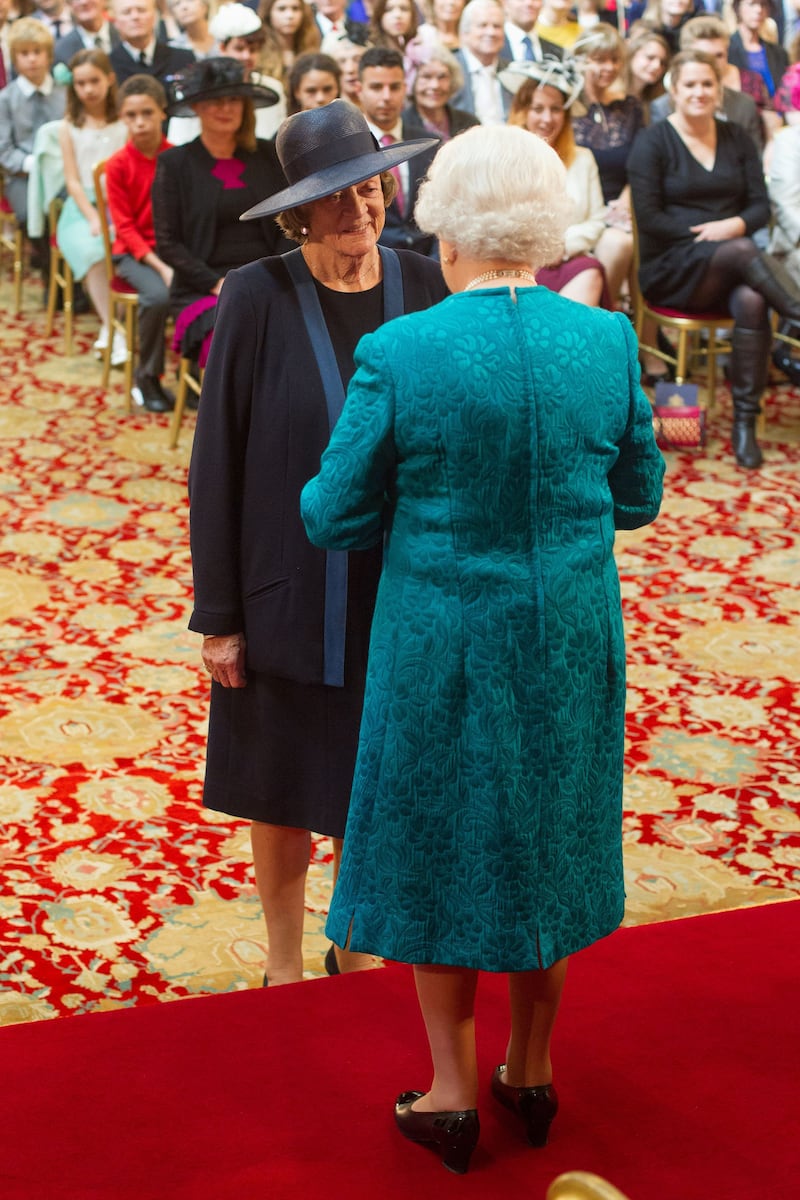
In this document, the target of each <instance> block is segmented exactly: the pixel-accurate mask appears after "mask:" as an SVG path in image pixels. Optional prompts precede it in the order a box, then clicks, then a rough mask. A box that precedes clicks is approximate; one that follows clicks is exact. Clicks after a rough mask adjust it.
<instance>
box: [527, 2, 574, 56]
mask: <svg viewBox="0 0 800 1200" xmlns="http://www.w3.org/2000/svg"><path fill="white" fill-rule="evenodd" d="M572 11H573V10H572V0H545V2H544V4H543V5H542V11H541V12H540V13H539V18H538V20H537V22H536V32H537V33H538V35H539V37H540V38H543V39H544V41H546V42H551V43H554V44H555V45H556V46H560V47H561V49H562V50H566V49H568V48H569V47H570V46H572V44H573V43H574V42H575V39H576V38H577V37H578V36H579V34H580V32H581V27H580V25H579V24H578V22H577V21H575V20H573V19H572Z"/></svg>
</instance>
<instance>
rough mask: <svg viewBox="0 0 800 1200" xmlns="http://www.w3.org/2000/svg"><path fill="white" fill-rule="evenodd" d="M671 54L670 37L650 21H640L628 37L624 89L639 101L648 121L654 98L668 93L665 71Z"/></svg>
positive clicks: (622, 80)
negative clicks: (652, 25) (665, 84)
mask: <svg viewBox="0 0 800 1200" xmlns="http://www.w3.org/2000/svg"><path fill="white" fill-rule="evenodd" d="M670 57H671V51H670V48H669V43H668V42H667V40H666V38H664V37H662V35H661V34H660V33H656V32H655V30H653V29H650V28H649V27H648V26H647V25H643V24H641V23H640V24H638V25H637V26H636V28H635V29H633V30H632V31H631V33H630V36H629V37H628V38H627V39H626V41H625V61H624V63H623V66H622V77H621V83H622V90H623V92H624V93H625V95H626V96H635V97H636V99H637V100H638V101H639V103H640V104H641V106H642V112H643V114H644V119H645V121H649V120H650V106H651V104H652V102H653V101H654V100H656V99H657V98H658V97H659V96H663V95H664V75H665V74H666V71H667V65H668V63H669V60H670Z"/></svg>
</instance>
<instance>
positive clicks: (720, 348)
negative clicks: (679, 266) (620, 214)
mask: <svg viewBox="0 0 800 1200" xmlns="http://www.w3.org/2000/svg"><path fill="white" fill-rule="evenodd" d="M632 293H633V294H632V300H633V314H634V328H635V330H636V336H637V338H638V339H639V347H640V349H641V350H645V351H647V352H648V353H649V354H652V355H654V356H655V357H656V358H659V359H660V360H661V361H662V362H665V363H669V364H670V366H672V367H674V368H675V382H676V383H684V382H685V381H686V379H687V378H688V377H689V375H690V374H691V373H692V368H693V365H694V361H695V359H697V358H705V360H706V377H705V378H706V387H707V390H708V407H709V409H711V408H713V406H714V401H715V398H716V387H717V355H718V354H722V353H727V352H728V350H729V347H728V345H727V344H726V343H725V342H724V341H722V342H721V341H720V340H719V338H718V336H717V332H718V330H720V329H725V330H731V329H733V317H731V316H730V315H729V314H728V313H712V312H705V313H687V312H682V311H680V310H679V309H675V308H669V307H667V306H665V305H660V304H651V303H650V301H649V300H646V299H645V298H644V296H643V295H642V290H641V288H640V287H639V231H638V229H637V228H636V219H635V218H634V220H633V273H632ZM647 320H650V321H653V322H655V325H656V327H657V328H661V329H664V330H670V331H671V332H672V333H673V334H677V346H676V349H675V351H674V353H672V354H670V353H668V352H667V351H665V350H662V348H661V347H660V346H658V345H655V346H651V345H649V344H648V343H647V342H644V341H643V340H642V332H643V328H644V323H645V321H647ZM703 334H704V335H705V337H706V344H705V345H702V344H701V341H700V338H701V336H702V335H703Z"/></svg>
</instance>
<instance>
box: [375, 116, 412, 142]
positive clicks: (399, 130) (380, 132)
mask: <svg viewBox="0 0 800 1200" xmlns="http://www.w3.org/2000/svg"><path fill="white" fill-rule="evenodd" d="M367 124H368V125H369V131H370V133H371V134H372V136H373V137H374V138H376V139H377V141H378V144H379V145H380V141H381V138H382V137H385V135H386V134H387V133H390V134H391V135H392V137H393V138H394V139H395V141H396V142H400V141H402V139H403V118H402V117H398V118H397V121H396V122H395V124H394V125H393V126H392V128H391V129H379V128H378V126H377V125H373V124H372V122H371V121H367Z"/></svg>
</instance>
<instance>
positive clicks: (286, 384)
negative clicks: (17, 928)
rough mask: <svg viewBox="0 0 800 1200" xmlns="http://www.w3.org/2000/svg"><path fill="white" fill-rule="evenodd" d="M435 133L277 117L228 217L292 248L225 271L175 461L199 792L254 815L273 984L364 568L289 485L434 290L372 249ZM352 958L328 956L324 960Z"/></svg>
mask: <svg viewBox="0 0 800 1200" xmlns="http://www.w3.org/2000/svg"><path fill="white" fill-rule="evenodd" d="M433 145H435V142H434V141H432V140H431V139H428V138H425V139H419V140H416V141H411V142H398V143H395V144H394V145H392V146H391V147H388V148H386V149H383V150H381V149H379V148H378V146H377V144H376V142H375V141H374V139H373V137H372V135H371V134H370V132H369V129H368V126H367V123H366V121H365V119H364V117H363V116H362V115H361V113H359V112H357V110H356V109H354V108H353V107H352V106H351V105H350V104H348V103H346V102H345V101H341V100H335V101H333V103H331V104H329V105H327V106H326V107H323V108H317V109H312V110H309V111H307V112H301V113H297V114H295V115H294V116H292V117H289V118H288V119H287V120H286V121H284V123H283V125H282V126H281V128H280V130H279V131H278V136H277V152H278V157H279V159H280V163H281V166H282V167H283V170H284V172H285V175H286V179H287V180H288V182H289V186H288V187H286V188H284V189H283V190H281V191H279V192H278V193H277V194H274V195H272V196H271V197H270V198H269V199H267V200H265V201H264V202H263V203H261V204H257V205H256V206H255V207H254V208H252V209H250V211H248V212H247V213H245V214H244V218H245V219H246V220H248V221H249V220H251V219H264V218H271V217H272V216H274V215H275V214H279V215H278V222H279V224H280V226H281V228H282V229H283V230H284V231H285V232H286V233H287V234H288V235H289V236H290V237H292V238H293V239H294V240H295V241H297V242H299V243H300V248H299V249H296V250H294V251H292V252H291V253H289V254H285V255H283V256H281V257H275V258H265V259H262V260H261V261H259V262H254V263H252V264H251V265H250V266H247V267H243V268H242V269H241V270H238V271H234V272H233V273H232V274H231V275H229V276H228V278H227V280H226V282H225V287H224V290H223V293H222V297H221V300H220V306H219V316H218V320H217V326H216V330H215V333H214V341H213V345H212V348H211V353H210V357H209V360H208V368H207V370H206V374H205V379H204V381H203V393H202V397H201V402H200V410H199V415H198V422H197V431H196V434H195V442H194V450H193V454H192V462H191V468H190V472H189V491H190V501H191V540H192V564H193V570H194V588H195V607H194V612H193V614H192V618H191V621H190V628H191V629H193V630H195V631H196V632H198V633H202V634H203V635H204V639H203V651H202V653H203V662H204V664H205V667H206V669H207V671H208V672H209V674H210V675H211V678H212V680H213V682H212V687H211V719H210V728H209V741H208V757H207V766H206V781H205V790H204V796H203V800H204V804H205V805H206V806H207V807H209V808H212V809H216V810H218V811H222V812H225V813H229V814H231V815H234V816H239V817H244V818H246V819H249V820H250V821H251V822H252V843H253V854H254V860H255V869H256V881H257V884H258V889H259V894H260V897H261V901H262V904H263V907H264V913H265V916H266V922H267V933H268V941H269V951H268V959H267V975H266V977H265V981H266V979H268V981H269V982H270V983H271V984H282V983H291V982H295V981H297V980H299V979H301V978H302V975H303V958H302V932H303V915H304V896H305V879H306V872H307V869H308V863H309V855H310V832H309V831H312V830H313V831H314V832H315V833H318V834H324V835H328V836H330V837H332V838H333V839H334V872H335V871H336V869H337V868H338V860H339V853H340V850H341V839H342V837H343V834H344V827H345V820H346V816H347V805H348V800H349V795H350V786H351V782H352V774H353V766H354V762H355V753H356V746H357V742H358V730H359V723H360V718H361V705H362V698H363V687H364V679H365V671H366V661H367V647H368V639H369V628H370V622H371V618H372V609H373V603H374V597H375V591H376V588H377V582H378V576H379V573H380V565H381V555H380V550H379V549H374V550H370V551H362V552H358V553H352V554H348V553H346V552H339V553H327V554H326V553H325V552H324V551H321V550H318V549H316V548H314V547H313V546H312V545H311V543H310V542H309V541H308V538H307V537H306V534H305V530H304V528H303V524H302V521H301V519H300V506H299V499H300V491H301V488H302V487H303V485H304V483H305V482H306V481H307V480H308V479H310V478H311V476H312V475H314V474H315V472H316V471H317V470H318V468H319V460H320V455H321V454H322V451H323V450H324V449H325V446H326V445H327V442H328V437H329V435H330V431H331V429H332V428H333V425H334V424H335V422H336V419H337V416H338V413H339V410H340V408H341V405H342V403H343V401H344V393H345V390H346V387H347V384H348V382H349V380H350V377H351V375H352V373H353V370H354V366H353V354H354V351H355V347H356V344H357V342H358V341H359V339H360V338H361V337H362V335H363V334H365V333H367V332H370V331H372V330H374V329H376V328H377V327H378V326H379V325H382V324H383V323H384V321H387V320H389V319H390V318H391V317H393V316H397V315H400V314H401V313H403V312H411V311H416V310H419V309H423V308H427V307H429V306H430V305H431V304H434V303H436V302H437V301H439V300H441V299H442V298H443V297H444V296H445V295H446V290H447V289H446V287H445V284H444V281H443V279H442V276H441V272H440V269H439V267H438V266H437V264H435V263H434V262H432V261H431V260H429V259H427V258H423V257H422V256H420V255H417V254H414V253H412V252H409V251H393V250H388V249H386V248H384V247H379V245H378V239H379V237H380V234H381V231H382V229H383V224H384V214H385V210H386V207H387V206H388V205H389V204H390V203H391V201H392V198H393V196H394V194H395V187H396V183H395V178H394V177H393V174H392V172H393V170H397V168H398V167H399V165H400V164H401V163H403V162H404V161H405V160H407V159H408V158H411V157H412V156H413V155H415V154H417V153H420V152H422V151H424V150H427V149H430V148H431V147H432V146H433ZM274 191H275V189H273V192H274ZM249 227H250V226H249V225H243V226H242V228H243V229H248V228H249ZM368 962H369V959H365V958H364V957H363V956H356V955H350V954H349V953H343V952H341V951H337V950H335V949H334V948H333V947H331V948H330V950H329V951H328V955H327V957H326V967H327V969H328V971H329V973H335V972H337V971H338V970H354V969H357V968H358V967H360V966H364V965H367V963H368Z"/></svg>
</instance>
